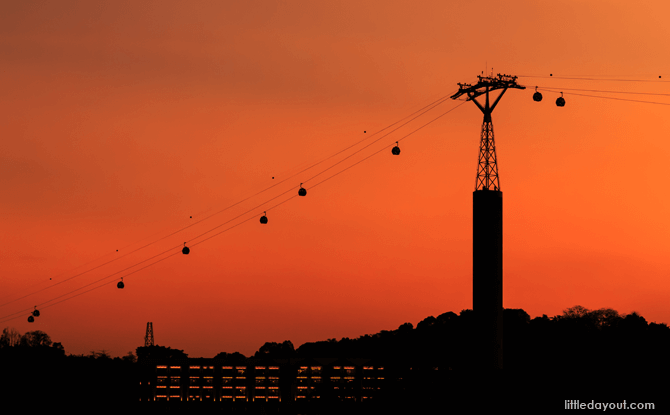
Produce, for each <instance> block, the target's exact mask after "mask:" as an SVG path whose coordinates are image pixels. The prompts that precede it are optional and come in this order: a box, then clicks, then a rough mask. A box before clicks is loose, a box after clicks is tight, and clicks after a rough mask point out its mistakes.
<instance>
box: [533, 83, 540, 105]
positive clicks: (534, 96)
mask: <svg viewBox="0 0 670 415" xmlns="http://www.w3.org/2000/svg"><path fill="white" fill-rule="evenodd" d="M533 101H535V102H540V101H542V94H540V93H539V92H537V87H535V93H534V94H533Z"/></svg>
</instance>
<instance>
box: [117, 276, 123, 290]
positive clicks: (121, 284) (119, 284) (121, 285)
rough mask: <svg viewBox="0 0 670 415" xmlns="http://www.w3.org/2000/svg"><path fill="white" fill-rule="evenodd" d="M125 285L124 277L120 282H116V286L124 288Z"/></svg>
mask: <svg viewBox="0 0 670 415" xmlns="http://www.w3.org/2000/svg"><path fill="white" fill-rule="evenodd" d="M123 287H125V285H123V278H121V281H119V283H118V284H116V288H123Z"/></svg>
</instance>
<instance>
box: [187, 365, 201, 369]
mask: <svg viewBox="0 0 670 415" xmlns="http://www.w3.org/2000/svg"><path fill="white" fill-rule="evenodd" d="M189 369H200V366H191V367H189Z"/></svg>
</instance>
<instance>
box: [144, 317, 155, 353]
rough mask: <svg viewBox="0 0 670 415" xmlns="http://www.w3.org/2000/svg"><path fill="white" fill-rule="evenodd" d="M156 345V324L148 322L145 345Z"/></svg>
mask: <svg viewBox="0 0 670 415" xmlns="http://www.w3.org/2000/svg"><path fill="white" fill-rule="evenodd" d="M153 345H154V324H153V323H147V334H146V335H144V347H149V346H153Z"/></svg>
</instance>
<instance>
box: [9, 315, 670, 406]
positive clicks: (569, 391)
mask: <svg viewBox="0 0 670 415" xmlns="http://www.w3.org/2000/svg"><path fill="white" fill-rule="evenodd" d="M473 317H474V316H473V312H472V310H462V311H461V312H460V313H459V314H456V313H454V312H446V313H443V314H440V315H439V316H437V317H434V316H429V317H426V318H425V319H423V320H422V321H421V322H419V323H418V324H417V325H416V327H414V326H413V325H412V324H411V323H404V324H401V325H400V326H399V327H398V328H397V329H395V330H382V331H380V332H378V333H376V334H367V335H363V336H360V337H358V338H354V339H350V338H346V337H345V338H342V339H340V340H336V339H327V340H324V341H317V342H309V343H304V344H302V345H300V347H298V348H297V349H296V348H294V346H293V344H292V342H291V341H289V340H286V341H283V342H281V343H278V342H266V343H265V344H264V345H262V346H261V347H260V348H259V350H258V351H257V352H256V353H255V354H254V355H253V356H250V357H246V356H244V355H242V354H241V353H238V352H235V353H227V352H221V353H219V354H217V355H216V356H215V357H214V358H215V359H216V360H218V361H220V362H228V363H230V364H245V363H247V362H249V363H251V362H253V361H259V359H264V360H266V361H271V360H272V359H277V360H276V361H278V362H279V361H284V362H287V361H288V362H291V361H299V360H296V359H316V358H331V359H372V360H371V361H372V362H375V364H376V365H385V366H387V367H388V370H389V375H391V376H396V377H397V378H401V377H404V379H405V380H404V382H403V383H402V385H400V384H393V383H390V384H389V385H388V386H387V387H386V389H385V390H383V391H380V394H379V395H378V398H376V399H377V405H380V407H379V408H377V409H379V410H382V409H381V407H382V406H384V405H386V406H388V407H387V408H386V410H389V411H391V412H395V411H396V410H400V409H402V410H403V411H406V412H416V410H417V406H421V405H424V406H425V410H426V411H429V409H430V405H434V404H440V405H443V406H444V405H446V404H447V403H448V405H447V406H449V405H455V406H454V408H455V407H456V406H457V407H459V408H462V409H466V408H468V407H469V406H468V405H469V404H473V403H476V405H478V406H482V405H485V406H489V407H490V408H491V409H496V408H502V407H506V406H511V407H515V406H514V405H522V406H525V407H534V408H535V409H536V410H537V411H539V412H542V413H544V412H551V411H552V409H557V410H564V409H563V408H564V404H565V402H564V401H565V400H571V399H572V400H580V401H582V402H591V400H596V401H598V400H600V401H601V402H603V401H607V402H621V401H623V400H627V401H628V402H655V403H656V405H657V407H656V409H661V408H666V409H667V408H668V407H667V406H665V402H664V401H662V400H663V399H665V398H664V397H665V395H666V391H667V388H668V386H670V383H669V381H668V378H667V373H668V371H669V369H670V356H668V353H667V351H668V350H670V328H669V327H668V326H667V325H666V324H664V323H660V324H657V323H648V322H647V321H646V320H645V318H644V317H642V316H641V315H639V314H638V313H635V312H633V313H631V314H628V315H620V314H619V313H618V312H617V311H615V310H612V309H609V308H602V309H598V310H588V309H586V308H584V307H581V306H575V307H571V308H568V309H566V310H564V311H563V313H562V314H560V315H556V316H553V317H548V316H546V315H542V316H541V317H536V318H533V319H531V318H530V316H529V315H528V313H526V312H525V311H524V310H522V309H505V310H504V314H503V320H504V332H503V333H504V343H503V350H504V369H503V371H499V372H497V373H493V372H482V371H480V370H477V369H476V365H475V363H476V359H477V355H476V353H475V350H476V344H474V339H476V336H475V335H474V334H475V333H474V332H473V327H474V324H473ZM136 356H137V359H136V357H135V355H133V354H132V353H130V352H129V354H128V355H127V356H124V357H122V358H119V357H116V358H112V357H110V356H109V355H108V354H107V353H106V352H105V351H101V352H91V354H89V355H86V356H85V355H78V356H76V355H66V354H65V350H64V348H63V346H62V345H61V344H60V343H53V342H52V341H51V339H50V338H49V336H48V335H47V334H46V333H44V332H39V331H35V332H28V333H25V334H24V335H19V334H18V333H17V332H16V331H15V330H13V329H9V328H6V329H4V330H3V334H2V336H0V374H1V375H0V376H1V377H2V383H3V386H2V390H3V392H5V393H6V396H12V397H14V398H16V399H25V400H26V401H29V400H31V398H32V397H33V396H40V399H41V400H44V402H51V403H52V404H53V405H56V407H58V405H72V404H75V405H80V406H86V405H95V404H96V403H98V402H107V403H108V404H107V408H111V407H115V406H116V407H119V408H121V407H125V406H127V405H131V406H132V405H134V404H135V403H136V402H137V399H136V397H137V390H138V384H139V382H138V379H139V377H138V373H139V368H140V367H141V365H142V364H143V362H146V361H156V360H178V359H186V358H188V355H187V354H186V353H185V352H184V351H183V350H179V349H172V348H170V347H165V346H151V347H138V348H137V349H136ZM289 359H290V360H289ZM394 371H395V372H394ZM284 373H292V374H291V375H290V376H295V371H292V372H291V371H286V372H284ZM394 373H395V375H394ZM54 376H55V378H56V379H58V380H57V381H55V382H54V381H53V379H54ZM281 383H282V384H283V385H285V386H287V387H290V384H291V380H290V379H282V381H281ZM399 388H400V389H399ZM73 391H75V392H76V393H73ZM327 393H328V392H327V391H324V396H326V395H327ZM35 394H37V395H35ZM332 399H333V400H334V401H337V397H336V396H333V398H332ZM445 399H447V401H445ZM538 405H539V406H538ZM51 407H53V406H51ZM403 408H404V409H403ZM517 412H518V411H517Z"/></svg>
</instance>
